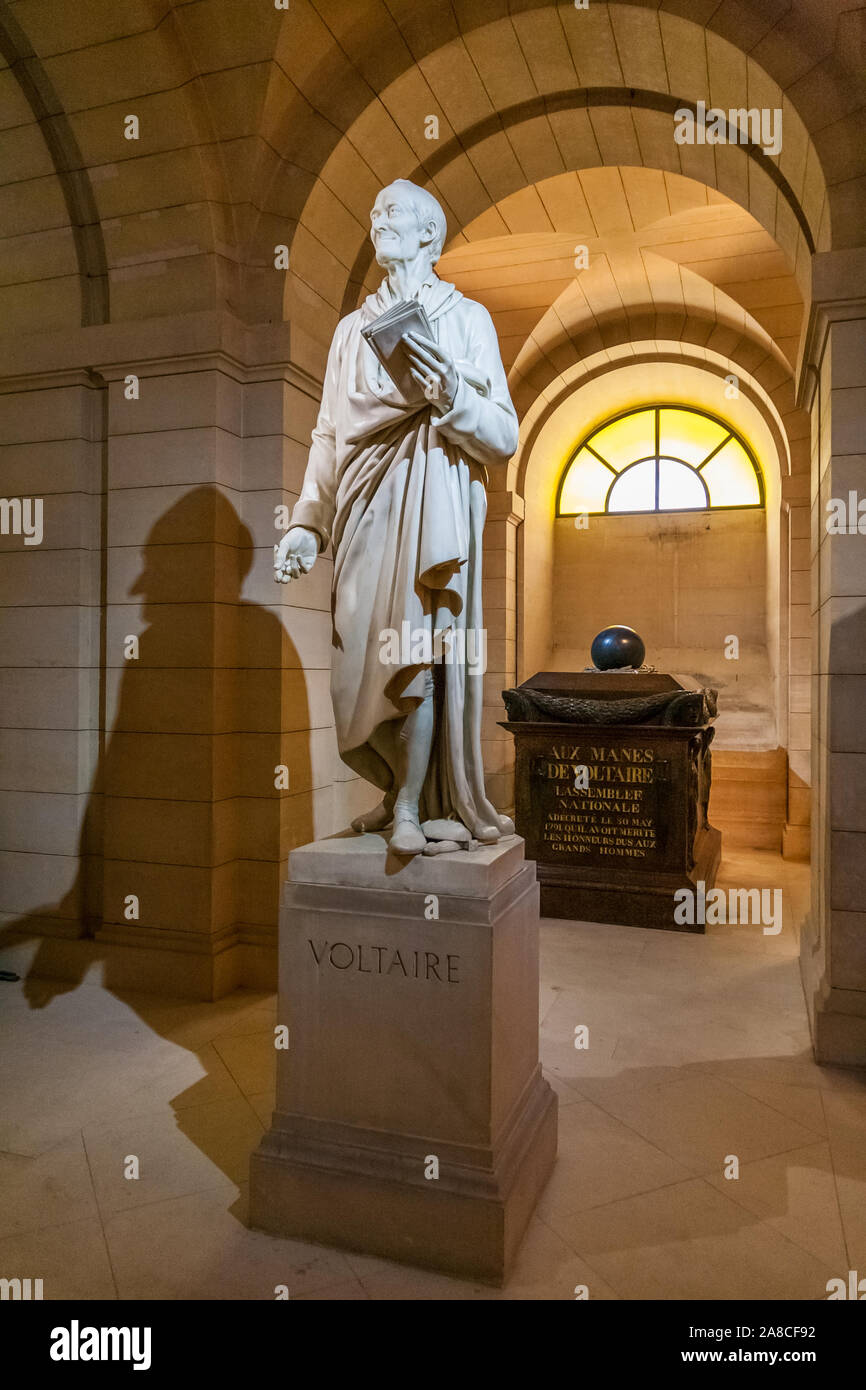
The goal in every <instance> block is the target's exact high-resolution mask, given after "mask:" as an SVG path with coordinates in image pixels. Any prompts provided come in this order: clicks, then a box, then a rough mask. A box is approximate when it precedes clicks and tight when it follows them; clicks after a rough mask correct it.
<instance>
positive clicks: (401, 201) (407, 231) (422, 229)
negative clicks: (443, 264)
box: [370, 187, 435, 266]
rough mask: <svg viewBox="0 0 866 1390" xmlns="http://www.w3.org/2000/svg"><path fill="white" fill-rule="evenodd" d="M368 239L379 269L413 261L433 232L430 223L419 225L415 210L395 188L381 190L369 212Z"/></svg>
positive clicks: (402, 193)
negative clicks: (374, 249)
mask: <svg viewBox="0 0 866 1390" xmlns="http://www.w3.org/2000/svg"><path fill="white" fill-rule="evenodd" d="M370 223H371V231H370V236H371V238H372V241H373V245H374V246H375V248H376V260H377V261H378V262H379V265H381V266H387V265H391V264H393V263H394V262H395V261H404V262H408V261H413V260H414V259H415V257H416V256H417V255H418V252H419V251H420V250H421V247H422V246H424V245H425V244H427V242H429V240H430V239H431V233H433V232H435V226H434V225H433V224H431V225H428V226H423V225H422V226H419V224H418V218H417V215H416V213H415V209H414V208H413V207H412V204H411V203H410V202H409V199H408V198H407V196H406V194H405V193H404V192H403V191H402V190H401V189H399V188H395V187H391V188H383V189H382V192H381V193H380V194H379V196H378V198H377V199H376V202H375V204H374V205H373V211H372V212H371V213H370Z"/></svg>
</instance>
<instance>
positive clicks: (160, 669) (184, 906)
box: [0, 486, 314, 1128]
mask: <svg viewBox="0 0 866 1390" xmlns="http://www.w3.org/2000/svg"><path fill="white" fill-rule="evenodd" d="M139 560H140V564H139V563H138V562H139ZM254 561H255V562H256V563H257V565H259V566H260V568H261V573H262V578H263V579H264V578H265V575H267V582H269V583H272V579H271V565H272V551H271V550H270V549H269V548H268V549H266V550H264V551H263V550H259V551H258V552H256V551H255V550H254V548H253V538H252V535H251V533H250V531H249V529H248V528H247V527H246V526H245V525H244V524H243V522H242V521H241V519H240V517H239V516H238V514H237V512H236V510H235V508H234V506H233V505H232V503H231V502H230V501H229V500H228V498H227V496H226V494H225V492H223V491H220V490H219V489H218V488H217V487H215V486H201V487H197V488H195V489H193V490H191V491H189V492H187V493H186V494H185V495H184V496H183V497H181V498H180V500H179V501H177V502H176V503H175V504H174V505H173V506H172V507H170V508H169V510H168V511H166V512H165V513H164V514H163V515H161V516H160V517H159V518H158V520H157V521H156V522H155V523H154V525H153V526H152V528H151V529H150V532H149V534H148V536H147V539H146V542H145V544H144V546H143V547H142V548H141V550H140V551H137V550H135V549H134V548H133V547H129V548H125V547H117V548H114V549H112V550H111V551H110V552H109V556H108V565H109V584H108V600H109V602H108V606H107V628H106V637H105V642H104V648H105V652H106V660H105V665H104V669H103V671H102V677H101V680H102V684H101V686H100V700H99V708H100V714H101V715H102V716H103V717H102V719H101V720H100V723H101V724H102V727H103V728H104V729H105V731H106V732H105V737H104V739H103V740H102V748H101V752H100V755H99V757H98V761H97V765H96V768H95V772H94V776H93V778H92V781H91V786H90V791H89V795H88V804H87V808H86V812H85V814H84V817H83V821H82V826H81V831H80V835H79V841H78V861H77V872H76V876H75V880H74V882H73V883H72V884H71V886H70V887H69V889H68V891H67V892H66V893H65V894H64V895H63V896H62V898H60V899H59V900H58V901H55V902H53V903H45V904H42V905H39V906H37V907H36V908H34V909H33V910H32V911H30V912H27V913H26V914H23V915H21V916H19V917H15V918H13V919H12V920H8V919H7V922H6V924H5V926H4V927H3V929H2V931H0V949H2V950H3V965H4V967H6V968H7V969H11V970H12V971H18V972H21V973H24V974H25V979H24V984H23V990H24V995H25V998H26V1000H27V1004H28V1005H29V1008H30V1010H44V1009H46V1008H48V1007H49V1006H50V1005H51V1004H52V1002H53V1001H54V1000H56V999H57V998H58V997H59V996H61V995H64V994H68V993H69V992H70V991H73V990H75V989H77V988H78V987H79V986H80V985H82V984H83V983H85V982H86V977H87V976H88V974H89V973H90V972H91V971H92V969H93V967H94V966H97V965H99V966H101V975H102V979H101V984H102V987H103V989H105V990H108V991H109V992H110V993H112V994H114V995H115V996H116V998H117V999H118V1000H121V1001H122V1002H123V1003H124V1004H125V1005H126V1006H128V1007H129V1008H132V1009H133V1010H134V1011H135V1013H136V1014H137V1015H138V1016H139V1017H140V1018H141V1019H142V1021H143V1022H144V1023H145V1024H146V1025H147V1027H148V1028H149V1029H152V1030H153V1031H154V1032H155V1033H156V1034H158V1035H161V1036H163V1037H165V1038H166V1039H167V1040H170V1041H171V1042H172V1043H175V1044H177V1043H179V1042H180V1039H183V1038H184V1037H185V1036H186V1035H185V1034H184V1032H183V1030H181V1033H180V1034H179V1035H176V1033H175V1030H174V1029H173V1028H168V1026H167V1024H166V1026H164V1023H165V1021H166V1020H172V1021H173V1022H174V1023H177V1018H178V1009H180V1010H181V1011H182V1010H183V1009H184V1008H186V1007H189V1008H190V1009H191V1010H192V1012H193V1013H194V1012H195V1006H194V1005H192V1004H190V1005H189V1006H186V1005H184V1004H183V1003H182V1002H181V1003H179V1001H178V998H177V996H184V995H186V996H188V997H189V998H191V999H195V998H198V999H201V998H203V997H205V998H206V997H207V996H208V993H209V994H210V997H216V996H217V995H219V994H220V993H224V992H225V989H226V985H225V980H224V979H223V981H222V983H221V982H220V980H219V978H218V977H217V967H218V956H219V952H220V951H222V950H225V949H231V947H232V946H233V945H234V944H235V943H240V946H239V949H240V950H242V951H244V952H250V953H252V954H253V955H255V956H257V958H258V961H259V970H258V976H257V978H256V985H257V988H258V989H259V991H260V992H259V994H258V996H257V995H255V994H253V993H247V994H246V995H245V998H241V999H239V1000H238V1001H237V1003H236V1005H232V1006H231V1007H228V1008H227V1016H232V1017H233V1016H234V1015H235V1014H237V1013H238V1011H239V1010H240V1011H241V1012H243V1008H244V1007H259V1008H263V1007H265V1006H264V1003H263V1000H264V998H265V996H266V993H267V990H268V989H269V988H271V987H272V985H275V975H276V972H275V965H276V940H277V922H278V911H279V895H280V888H281V883H282V880H283V878H284V877H285V862H286V857H287V855H288V853H289V851H290V849H291V848H293V847H294V846H295V845H300V844H304V843H306V842H308V841H309V840H312V839H313V837H314V830H313V810H312V776H311V756H310V731H309V726H310V722H311V721H310V713H309V703H308V699H307V693H306V684H305V678H304V673H303V671H302V670H301V663H300V659H299V656H298V652H297V649H296V648H295V646H294V644H293V642H292V640H291V638H290V637H289V635H288V633H287V631H286V628H285V626H284V623H283V621H282V620H281V617H280V615H279V610H278V608H277V606H276V603H275V607H274V609H270V608H266V607H264V606H262V605H261V604H259V603H255V602H251V601H249V600H245V599H244V598H242V596H241V595H242V589H243V586H244V583H245V580H246V579H247V576H248V574H249V573H250V571H251V570H252V567H253V563H254ZM132 563H134V564H135V568H132V567H131V564H132ZM127 565H130V572H129V576H128V578H127V576H126V574H125V569H126V567H127ZM260 587H261V588H262V592H267V590H265V589H264V588H263V587H262V586H260ZM127 595H128V596H129V597H130V598H131V599H133V600H138V601H140V604H141V609H140V613H138V612H136V611H135V609H134V608H132V607H126V606H125V604H124V600H125V598H126V596H127ZM284 595H285V590H282V589H281V590H277V589H276V587H274V596H275V600H279V599H281V598H283V597H284ZM142 624H143V626H142ZM133 637H135V639H136V640H130V639H131V638H133ZM94 685H95V681H94ZM95 703H96V702H95V700H94V705H95ZM95 723H96V721H95V720H94V724H95ZM82 737H86V735H83V736H82ZM92 737H93V738H94V740H95V739H96V737H97V733H94V734H93V735H92ZM286 772H287V773H288V777H286ZM286 783H288V785H286ZM34 943H35V951H34V950H33V945H34ZM153 947H155V948H157V949H159V950H161V951H162V952H164V953H165V952H173V953H174V957H172V956H171V955H168V956H167V955H165V954H163V955H162V957H161V961H160V963H159V965H158V968H157V969H154V967H153V964H152V960H153V957H152V955H151V950H150V948H153ZM139 948H143V949H140V952H139ZM173 958H176V960H177V981H178V983H179V986H180V987H179V988H178V989H177V990H176V991H171V990H170V989H167V987H166V978H167V972H168V975H169V976H170V971H171V968H172V960H173ZM268 959H271V960H272V965H271V966H270V973H271V976H272V978H271V980H270V981H269V979H268V974H267V971H268V965H267V961H268ZM138 961H140V979H139V978H138V977H137V973H136V972H137V971H138V970H139V967H138V965H137V964H135V963H136V962H138ZM166 962H168V966H167V965H166ZM262 962H264V964H262ZM131 963H132V968H131ZM190 966H192V969H190ZM208 972H211V974H210V980H211V986H210V990H209V991H208V988H207V979H208ZM98 974H99V972H98V971H97V978H98ZM193 978H194V979H195V980H198V981H199V985H198V987H197V988H196V986H195V984H193V985H192V987H191V984H190V982H191V980H192V979H193ZM202 980H204V981H205V987H204V988H202V987H201V981H202ZM88 983H89V982H88ZM229 987H231V986H229ZM3 988H11V986H10V985H6V986H3V985H0V989H3ZM154 989H156V990H159V994H151V995H148V994H147V993H146V992H145V991H148V990H154ZM169 993H173V994H174V995H175V997H174V998H173V999H169V1000H166V999H165V997H164V996H165V995H166V994H169ZM234 1026H236V1025H234ZM271 1039H272V1030H271ZM35 1041H36V1045H37V1046H38V1029H37V1034H36V1039H35ZM198 1041H200V1039H198V1038H197V1039H196V1042H198ZM189 1050H190V1051H191V1052H192V1053H193V1055H194V1056H195V1055H197V1053H198V1048H197V1045H193V1046H191V1047H190V1049H189ZM272 1050H273V1043H272V1040H271V1051H272ZM187 1060H188V1059H187ZM175 1065H176V1066H181V1063H180V1062H177V1063H176V1064H175ZM46 1069H49V1068H48V1064H47V1061H46ZM181 1071H183V1067H182V1066H181ZM194 1073H195V1068H193V1074H194ZM186 1074H187V1075H188V1074H189V1069H188V1068H187V1072H186ZM204 1090H205V1092H207V1090H208V1088H207V1084H205V1088H204ZM202 1094H203V1092H202V1087H201V1084H200V1081H196V1082H194V1084H193V1085H192V1086H191V1087H189V1088H188V1092H183V1093H181V1094H180V1095H177V1096H175V1097H172V1101H171V1103H172V1104H173V1105H175V1108H176V1110H177V1112H178V1123H179V1125H180V1127H181V1128H184V1121H183V1111H184V1110H185V1109H187V1108H188V1107H189V1106H190V1105H192V1104H193V1103H194V1102H195V1098H196V1096H197V1095H198V1096H201V1095H202Z"/></svg>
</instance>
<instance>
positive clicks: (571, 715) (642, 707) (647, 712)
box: [502, 687, 718, 729]
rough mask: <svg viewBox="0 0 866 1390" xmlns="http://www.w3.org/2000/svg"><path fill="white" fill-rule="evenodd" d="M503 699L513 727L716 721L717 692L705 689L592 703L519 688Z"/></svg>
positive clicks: (504, 694) (683, 725)
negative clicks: (518, 725) (527, 724)
mask: <svg viewBox="0 0 866 1390" xmlns="http://www.w3.org/2000/svg"><path fill="white" fill-rule="evenodd" d="M502 698H503V700H504V701H505V708H506V711H507V713H508V718H509V721H511V722H512V723H515V724H522V723H541V724H547V723H556V724H656V725H663V726H665V727H668V728H670V727H673V728H681V729H692V728H699V727H700V726H701V725H702V724H707V723H708V722H709V721H710V720H711V719H715V717H716V714H717V700H718V691H716V690H711V689H709V688H706V687H705V688H704V689H702V690H672V691H669V690H666V691H663V692H660V693H659V694H656V695H636V696H633V697H632V698H630V699H623V700H620V699H616V700H591V699H587V698H585V697H583V696H573V695H547V694H544V693H543V692H541V691H538V690H526V689H519V690H503V692H502Z"/></svg>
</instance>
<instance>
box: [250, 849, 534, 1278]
mask: <svg viewBox="0 0 866 1390" xmlns="http://www.w3.org/2000/svg"><path fill="white" fill-rule="evenodd" d="M289 874H290V882H288V883H287V884H286V886H285V890H284V896H283V904H282V910H281V917H280V1013H279V1021H280V1022H281V1023H285V1024H287V1025H288V1027H289V1030H290V1045H289V1048H288V1050H287V1051H278V1052H277V1059H278V1062H277V1094H276V1110H275V1113H274V1117H273V1123H272V1126H271V1129H270V1132H269V1133H268V1134H266V1135H265V1137H264V1139H263V1140H262V1143H261V1145H260V1147H259V1149H258V1151H257V1152H256V1153H255V1154H254V1155H253V1158H252V1162H251V1173H250V1189H251V1220H252V1224H253V1225H254V1226H258V1227H260V1228H262V1229H264V1230H268V1231H272V1232H275V1233H278V1234H282V1235H286V1236H294V1237H297V1238H300V1239H306V1240H312V1241H318V1242H321V1243H323V1244H326V1245H336V1246H341V1247H344V1248H347V1249H353V1250H360V1251H363V1252H365V1253H368V1254H374V1255H381V1256H386V1257H388V1258H391V1259H395V1260H403V1261H405V1262H407V1263H410V1264H417V1265H422V1266H427V1267H429V1268H434V1269H439V1270H444V1271H446V1272H448V1273H451V1274H455V1275H461V1276H464V1277H469V1278H475V1279H480V1280H484V1281H486V1282H490V1283H501V1282H502V1281H503V1279H504V1278H505V1277H506V1275H507V1273H508V1270H509V1268H510V1266H511V1263H512V1261H513V1259H514V1256H515V1254H516V1252H517V1249H518V1246H519V1244H520V1241H521V1238H522V1236H523V1233H524V1231H525V1229H526V1225H527V1223H528V1221H529V1218H530V1216H531V1214H532V1210H533V1207H534V1206H535V1203H536V1200H537V1198H538V1196H539V1193H540V1191H541V1189H542V1187H543V1185H544V1183H545V1181H546V1180H547V1177H548V1175H549V1173H550V1169H551V1167H552V1164H553V1161H554V1158H555V1154H556V1098H555V1096H554V1095H553V1093H552V1091H551V1090H550V1087H549V1086H548V1085H547V1082H546V1081H544V1080H543V1078H542V1076H541V1070H540V1067H539V1062H538V886H537V884H536V880H535V865H534V864H532V863H527V862H526V861H525V860H524V856H523V841H522V840H521V839H520V838H519V837H517V836H512V837H510V838H509V839H507V840H504V841H502V842H500V844H498V845H495V846H491V847H488V848H482V849H479V850H477V851H476V852H475V853H467V852H465V851H463V852H460V853H452V854H444V855H441V856H438V857H432V858H424V857H418V858H415V859H413V860H410V861H409V862H408V863H407V862H406V861H404V860H401V859H398V858H397V857H396V856H393V855H391V854H390V853H389V851H388V849H387V845H386V841H385V839H384V838H383V837H382V836H380V835H360V836H359V835H346V836H338V837H335V838H333V839H329V840H320V841H317V842H316V843H314V844H311V845H305V846H304V847H303V848H301V849H297V850H295V851H294V852H293V853H292V855H291V857H290V860H289ZM437 1174H438V1176H437Z"/></svg>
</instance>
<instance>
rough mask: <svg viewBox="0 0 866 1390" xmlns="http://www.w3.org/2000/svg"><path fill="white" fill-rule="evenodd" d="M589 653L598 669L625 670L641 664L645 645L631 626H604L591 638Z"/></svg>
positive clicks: (644, 654) (644, 653)
mask: <svg viewBox="0 0 866 1390" xmlns="http://www.w3.org/2000/svg"><path fill="white" fill-rule="evenodd" d="M589 654H590V656H591V657H592V663H593V665H594V666H595V667H597V669H598V670H599V671H625V670H631V669H634V668H636V667H638V666H642V665H643V661H644V657H645V656H646V647H645V646H644V644H643V642H642V641H641V639H640V638H639V637H638V635H637V633H636V632H635V630H634V628H633V627H606V628H604V629H603V630H602V631H601V632H600V633H599V634H598V636H597V637H594V638H593V641H592V646H591V647H590V653H589Z"/></svg>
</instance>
